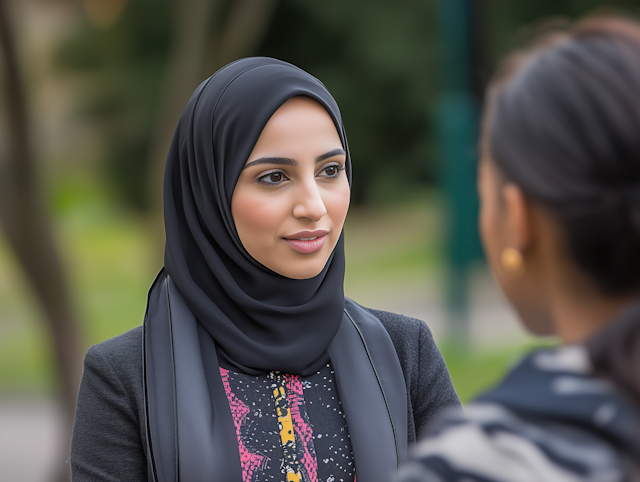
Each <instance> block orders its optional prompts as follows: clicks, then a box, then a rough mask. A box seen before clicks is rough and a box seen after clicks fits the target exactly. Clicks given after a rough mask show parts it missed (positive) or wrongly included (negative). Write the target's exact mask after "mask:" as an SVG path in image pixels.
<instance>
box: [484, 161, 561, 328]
mask: <svg viewBox="0 0 640 482" xmlns="http://www.w3.org/2000/svg"><path fill="white" fill-rule="evenodd" d="M478 191H479V195H480V223H479V224H480V235H481V238H482V245H483V247H484V252H485V255H486V257H487V262H488V263H489V266H490V268H491V271H492V272H493V275H494V277H495V279H496V281H497V283H498V284H499V285H500V288H501V289H502V291H503V293H504V294H505V296H506V297H507V298H508V299H509V301H510V302H511V304H512V305H513V307H514V308H515V310H516V311H517V312H518V315H519V316H520V319H521V320H522V322H523V324H524V325H525V327H526V328H527V329H528V330H529V331H531V332H532V333H534V334H537V335H550V334H553V332H554V329H555V328H554V327H553V322H552V320H551V317H550V314H549V310H548V302H547V296H546V289H545V288H546V283H545V277H544V270H543V269H542V268H541V263H540V261H539V259H540V255H539V252H540V247H539V246H538V245H536V244H535V243H534V237H535V234H534V233H536V232H537V231H538V230H539V226H538V225H539V223H536V222H535V221H534V220H533V214H532V212H531V211H532V208H531V206H529V205H528V203H527V201H526V199H525V197H524V195H523V194H522V192H521V191H520V189H519V188H518V187H517V186H516V185H515V184H513V183H505V181H504V179H503V177H502V175H501V173H500V172H499V170H498V168H497V167H496V165H495V164H494V162H493V161H492V160H491V158H490V157H489V156H488V155H486V153H485V154H483V156H482V159H481V161H480V165H479V172H478ZM538 244H539V243H538ZM507 248H513V249H516V250H517V251H518V252H520V253H522V257H523V266H522V269H521V270H519V272H512V271H510V270H508V269H506V268H505V266H503V264H502V260H501V257H502V255H503V253H504V251H505V249H507Z"/></svg>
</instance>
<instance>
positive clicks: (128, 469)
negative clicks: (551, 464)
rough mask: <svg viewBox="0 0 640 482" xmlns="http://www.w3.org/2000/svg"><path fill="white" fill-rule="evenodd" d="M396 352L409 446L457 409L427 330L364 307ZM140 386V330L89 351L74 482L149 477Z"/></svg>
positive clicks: (78, 418)
mask: <svg viewBox="0 0 640 482" xmlns="http://www.w3.org/2000/svg"><path fill="white" fill-rule="evenodd" d="M369 312H371V313H372V314H373V315H374V316H376V317H377V318H378V319H379V320H380V321H381V322H382V324H383V326H384V327H385V329H386V330H387V332H388V333H389V336H390V338H391V341H392V342H393V346H394V348H395V350H396V353H397V354H398V359H399V360H400V366H401V367H402V372H403V374H404V378H405V383H406V387H407V404H408V407H407V408H408V427H407V429H408V442H409V443H412V442H415V441H416V438H418V437H419V436H420V435H421V434H423V433H424V432H425V429H426V428H427V426H428V425H429V423H430V422H431V421H432V420H433V419H434V418H435V417H436V415H438V414H439V413H440V412H441V411H442V410H444V409H446V408H449V407H456V406H459V405H460V401H459V400H458V396H457V395H456V392H455V390H454V388H453V385H452V383H451V379H450V378H449V372H448V370H447V367H446V365H445V363H444V360H443V358H442V355H441V354H440V351H439V350H438V348H437V347H436V345H435V343H434V341H433V337H432V336H431V332H430V331H429V328H428V327H427V325H426V324H425V323H424V322H422V321H420V320H416V319H414V318H408V317H406V316H403V315H398V314H395V313H389V312H386V311H378V310H371V309H369ZM143 399H144V397H143V384H142V327H136V328H134V329H132V330H130V331H128V332H126V333H123V334H122V335H119V336H117V337H115V338H111V339H110V340H107V341H104V342H102V343H100V344H98V345H94V346H92V347H91V348H89V350H88V351H87V354H86V357H85V361H84V374H83V376H82V383H81V385H80V393H79V394H78V403H77V406H76V417H75V424H74V427H73V438H72V443H71V457H70V461H71V474H72V480H73V481H74V482H85V481H87V482H88V481H105V482H106V481H109V482H116V481H118V482H123V481H127V482H132V481H140V482H143V481H145V480H152V479H151V473H150V471H148V470H147V459H146V450H147V447H146V427H145V425H144V420H145V416H144V405H143V404H144V402H143Z"/></svg>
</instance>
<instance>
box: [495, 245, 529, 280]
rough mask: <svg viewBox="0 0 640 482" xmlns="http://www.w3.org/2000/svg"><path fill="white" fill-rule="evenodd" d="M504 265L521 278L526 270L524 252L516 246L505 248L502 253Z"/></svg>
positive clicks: (501, 259) (501, 257) (501, 258)
mask: <svg viewBox="0 0 640 482" xmlns="http://www.w3.org/2000/svg"><path fill="white" fill-rule="evenodd" d="M500 261H501V262H502V266H503V267H504V269H506V270H507V271H508V272H509V273H511V274H512V275H513V276H515V277H516V278H520V277H521V276H522V275H523V274H524V271H525V265H524V258H523V257H522V253H521V252H520V251H518V250H517V249H515V248H505V249H504V250H503V251H502V254H501V255H500Z"/></svg>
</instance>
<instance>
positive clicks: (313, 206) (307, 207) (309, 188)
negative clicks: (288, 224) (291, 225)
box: [293, 181, 327, 221]
mask: <svg viewBox="0 0 640 482" xmlns="http://www.w3.org/2000/svg"><path fill="white" fill-rule="evenodd" d="M297 191H298V192H297V198H296V201H295V205H294V207H293V215H294V216H295V217H296V218H308V219H311V220H312V221H319V220H320V219H321V218H322V217H323V216H324V215H325V214H327V208H326V206H325V205H324V201H323V200H322V196H321V195H320V190H319V188H318V185H317V184H316V183H315V181H312V182H309V183H305V184H304V185H301V186H300V188H299V189H298V190H297Z"/></svg>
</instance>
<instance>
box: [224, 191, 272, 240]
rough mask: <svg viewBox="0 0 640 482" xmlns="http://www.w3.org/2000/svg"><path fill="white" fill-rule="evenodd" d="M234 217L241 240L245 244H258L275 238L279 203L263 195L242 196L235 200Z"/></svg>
mask: <svg viewBox="0 0 640 482" xmlns="http://www.w3.org/2000/svg"><path fill="white" fill-rule="evenodd" d="M234 201H235V202H234V203H233V213H232V214H233V219H234V220H235V223H236V229H237V230H238V235H239V236H240V240H241V241H242V242H243V244H245V247H247V244H256V243H257V242H259V243H260V244H261V245H263V246H264V242H265V241H267V240H268V239H269V238H273V237H274V235H275V234H276V233H277V232H278V228H279V224H280V223H279V216H278V210H277V209H275V208H276V207H277V203H276V204H275V205H274V203H273V202H272V201H271V200H265V199H264V197H263V196H246V195H245V196H241V197H238V198H237V199H235V200H234Z"/></svg>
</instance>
